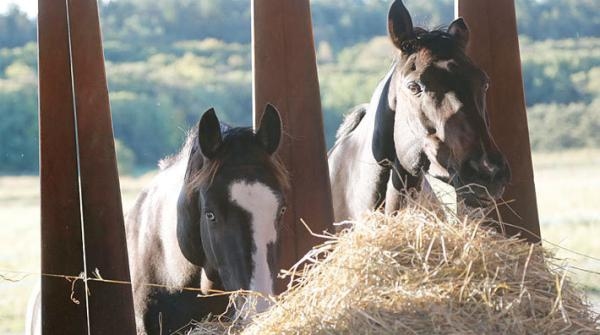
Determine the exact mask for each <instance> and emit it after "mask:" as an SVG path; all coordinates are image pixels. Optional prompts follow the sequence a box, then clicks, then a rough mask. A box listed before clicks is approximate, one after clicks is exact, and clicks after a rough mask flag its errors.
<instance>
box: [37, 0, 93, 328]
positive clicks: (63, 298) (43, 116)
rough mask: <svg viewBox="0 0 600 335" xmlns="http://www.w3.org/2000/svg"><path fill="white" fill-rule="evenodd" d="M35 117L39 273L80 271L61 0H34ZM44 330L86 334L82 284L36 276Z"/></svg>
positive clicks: (65, 31) (66, 47) (65, 33)
mask: <svg viewBox="0 0 600 335" xmlns="http://www.w3.org/2000/svg"><path fill="white" fill-rule="evenodd" d="M38 8H39V14H38V44H39V54H38V57H39V60H38V61H39V99H40V100H39V103H40V109H39V122H40V182H41V238H42V248H41V253H42V255H41V256H42V273H48V274H58V275H69V276H78V275H79V274H80V273H81V272H82V271H83V248H82V242H81V240H82V235H81V214H80V211H79V206H80V203H79V183H78V177H77V157H76V152H77V151H76V144H75V122H74V112H73V92H72V86H71V64H70V57H69V37H68V27H67V10H66V2H65V1H51V0H39V2H38ZM41 280H42V308H41V309H42V331H43V333H44V334H66V335H69V334H76V335H80V334H86V333H87V318H86V295H85V290H84V285H83V283H82V282H79V283H78V284H77V285H76V286H75V292H74V293H75V294H74V296H75V297H76V298H77V299H78V300H79V301H80V304H79V305H78V304H75V303H73V302H72V301H71V299H70V295H71V284H70V283H69V282H68V281H67V280H65V279H62V278H55V277H48V276H43V277H42V279H41Z"/></svg>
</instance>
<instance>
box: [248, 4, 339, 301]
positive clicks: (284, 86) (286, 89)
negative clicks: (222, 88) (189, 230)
mask: <svg viewBox="0 0 600 335" xmlns="http://www.w3.org/2000/svg"><path fill="white" fill-rule="evenodd" d="M252 8H253V21H252V22H253V31H252V39H253V73H254V79H253V90H254V93H253V94H254V124H255V125H257V122H258V120H260V117H261V116H262V112H263V110H264V106H265V104H266V103H267V102H270V103H273V104H274V105H275V106H276V107H277V108H278V109H279V111H280V113H281V116H282V121H283V131H284V137H283V142H282V144H281V146H280V149H279V155H281V157H282V159H283V161H284V163H285V164H286V166H287V168H288V170H289V172H290V175H291V190H290V191H289V192H288V194H287V201H288V211H287V213H286V215H285V217H284V223H283V224H284V228H283V229H282V236H281V246H282V247H281V248H280V263H279V264H280V266H281V268H284V269H287V268H289V267H290V266H291V265H293V264H294V263H295V262H296V261H297V260H298V259H299V258H300V257H302V256H303V255H304V254H305V253H306V252H307V251H308V250H310V248H312V247H313V246H314V245H315V244H317V243H321V242H323V241H322V240H319V239H318V238H315V237H313V236H311V235H310V234H309V233H308V231H307V230H306V229H305V227H304V226H303V225H302V224H301V223H300V219H304V220H305V221H306V223H307V224H308V225H309V226H310V227H311V229H312V230H313V231H315V232H319V233H320V232H322V231H324V230H331V227H332V226H331V223H332V222H333V210H332V205H331V190H330V186H329V175H328V172H327V171H328V170H327V156H326V149H325V137H324V133H323V118H322V114H321V101H320V94H319V82H318V77H317V66H316V56H315V48H314V41H313V35H312V23H311V17H310V4H309V1H308V0H296V1H280V0H254V1H253V3H252ZM283 284H284V282H280V283H279V285H280V286H279V287H278V289H279V290H278V291H279V292H281V291H282V289H283V288H284V285H283Z"/></svg>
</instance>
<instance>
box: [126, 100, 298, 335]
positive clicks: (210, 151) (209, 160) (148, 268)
mask: <svg viewBox="0 0 600 335" xmlns="http://www.w3.org/2000/svg"><path fill="white" fill-rule="evenodd" d="M280 137H281V119H280V116H279V113H278V112H277V110H276V109H275V108H274V107H273V106H271V105H267V107H266V109H265V113H264V116H263V118H262V120H261V123H260V127H259V129H258V130H257V131H256V133H255V132H253V131H252V129H250V128H230V127H228V126H225V125H223V124H221V123H220V122H219V120H218V119H217V117H216V115H215V112H214V110H213V109H210V110H208V111H207V112H205V113H204V115H203V116H202V118H201V120H200V122H199V124H198V127H197V129H195V130H192V131H191V132H190V134H189V135H188V138H187V141H186V144H185V145H184V147H183V149H182V150H181V152H179V154H177V155H176V156H174V157H171V158H169V159H167V160H163V161H162V162H161V164H160V167H161V170H160V172H159V173H158V175H157V176H156V177H155V178H154V180H153V181H152V183H151V185H150V186H149V187H147V188H146V189H145V190H144V191H143V192H142V193H141V194H140V195H139V196H138V198H137V201H136V203H135V205H134V207H133V208H132V209H131V210H130V211H129V213H128V214H127V217H126V231H127V242H128V251H129V262H130V263H129V264H130V269H131V278H132V282H133V293H134V303H135V310H136V323H137V327H138V332H139V333H148V334H158V333H159V332H160V331H162V332H163V333H164V334H170V333H171V332H173V331H175V330H177V329H179V328H180V327H183V326H185V325H186V324H188V323H189V322H190V320H192V319H194V320H201V319H202V318H203V317H205V316H206V315H207V314H208V313H213V314H218V313H221V312H223V311H224V308H225V306H226V304H227V298H226V297H225V298H224V297H209V298H207V297H198V293H199V292H194V291H186V290H184V289H183V288H201V289H202V291H203V292H208V291H209V290H210V289H216V290H227V291H231V290H238V289H244V290H254V291H258V292H261V293H262V294H264V295H272V294H273V283H274V276H275V272H276V270H277V269H276V268H275V267H276V258H277V257H276V248H277V241H278V225H279V221H280V219H281V216H282V215H283V213H284V211H285V202H284V196H283V190H284V189H285V187H286V185H287V174H286V172H285V169H284V168H283V167H282V165H281V163H280V162H279V161H278V160H277V159H276V157H275V156H274V152H275V151H276V149H277V147H278V145H279V140H280ZM146 284H158V285H162V286H163V287H157V286H149V285H146ZM267 305H268V303H267V301H266V300H265V301H261V300H259V302H258V308H257V309H258V310H261V309H264V308H266V307H267Z"/></svg>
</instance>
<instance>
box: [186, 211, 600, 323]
mask: <svg viewBox="0 0 600 335" xmlns="http://www.w3.org/2000/svg"><path fill="white" fill-rule="evenodd" d="M442 212H443V211H440V210H439V208H436V206H435V205H427V203H422V202H421V203H417V202H414V203H411V204H410V205H409V208H407V209H405V210H403V211H401V212H399V213H397V214H396V215H394V216H385V215H383V214H381V213H371V214H369V215H366V216H364V217H363V218H362V219H361V220H358V221H357V222H355V223H354V227H353V228H352V229H350V230H347V231H344V232H342V233H341V234H340V235H339V236H338V237H336V238H333V239H331V238H330V239H329V240H328V241H326V243H324V244H323V245H322V246H319V247H317V248H315V249H314V250H313V251H312V252H311V254H312V255H313V256H308V257H307V259H310V261H309V262H308V263H307V264H306V266H305V267H304V268H302V267H300V266H297V267H294V268H293V269H291V270H289V271H287V272H285V273H286V274H287V275H288V276H289V277H290V278H293V279H292V280H293V282H292V283H291V288H290V289H289V290H288V291H287V292H285V293H283V294H282V295H281V296H280V297H279V299H278V300H277V301H276V302H275V304H274V305H273V307H272V308H271V309H269V310H268V311H267V312H265V313H262V314H259V315H257V316H254V317H253V316H247V318H245V319H244V322H243V323H239V322H238V323H237V324H236V325H235V326H234V328H231V329H229V328H228V327H229V324H221V326H222V328H220V329H219V330H216V331H215V332H212V333H211V332H209V334H223V333H236V334H237V333H239V334H290V333H294V334H296V333H300V334H315V333H326V334H354V333H370V334H396V333H407V334H411V333H412V334H430V333H454V334H457V333H460V334H505V333H510V334H529V333H536V334H549V333H579V334H597V333H598V331H599V330H600V325H599V323H598V322H599V317H598V314H596V313H594V312H593V311H592V310H591V308H590V306H589V305H588V303H587V302H586V300H585V298H584V297H583V295H582V293H581V292H580V291H579V290H578V289H576V288H575V287H574V286H573V285H572V284H571V283H570V282H569V280H568V278H566V277H565V271H566V270H565V269H564V266H563V265H562V264H560V263H558V262H557V260H556V259H554V258H552V255H551V254H550V253H549V252H547V251H546V250H544V249H543V248H542V247H541V246H540V245H531V244H527V243H523V242H521V241H519V240H517V239H514V238H511V239H508V238H505V237H503V236H502V235H501V234H499V233H497V232H496V231H495V230H492V229H488V228H485V225H484V224H482V223H483V222H482V221H481V220H479V219H473V218H467V217H461V218H459V217H453V218H448V217H447V215H446V214H443V213H442ZM314 255H318V257H315V256H314ZM203 331H205V330H203ZM199 333H200V332H196V333H195V334H199Z"/></svg>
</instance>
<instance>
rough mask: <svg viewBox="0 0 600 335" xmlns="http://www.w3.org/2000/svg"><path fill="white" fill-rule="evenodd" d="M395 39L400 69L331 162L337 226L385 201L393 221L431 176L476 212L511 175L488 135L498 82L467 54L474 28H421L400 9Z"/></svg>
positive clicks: (349, 125) (359, 112)
mask: <svg viewBox="0 0 600 335" xmlns="http://www.w3.org/2000/svg"><path fill="white" fill-rule="evenodd" d="M388 32H389V35H390V37H391V40H392V42H393V44H394V46H395V47H396V49H397V57H396V60H395V62H394V63H393V65H392V67H391V69H390V70H389V72H388V73H387V74H386V76H385V77H384V78H383V80H382V81H381V82H380V83H379V85H378V86H377V88H376V90H375V92H374V93H373V96H372V98H371V101H370V103H369V104H365V105H361V106H358V107H356V108H355V109H354V110H353V111H352V112H351V113H350V114H349V115H348V116H347V117H346V119H345V120H344V123H343V124H342V126H341V127H340V129H339V130H338V134H337V139H336V143H335V145H334V147H333V148H332V150H331V151H330V153H329V174H330V180H331V187H332V194H333V203H334V213H335V219H336V221H338V222H339V221H342V220H346V219H352V218H357V216H359V215H360V214H361V213H363V212H364V211H366V210H373V209H375V208H378V207H379V206H380V205H381V204H383V203H384V201H385V211H386V212H393V211H395V210H397V209H398V208H399V207H400V206H401V205H402V199H403V196H405V195H406V190H409V189H418V188H420V187H421V184H422V182H423V174H424V172H427V173H429V174H430V175H432V176H434V177H436V178H438V179H441V180H443V181H445V182H447V183H449V184H451V185H453V186H454V188H455V189H456V191H457V194H458V197H459V199H460V200H464V201H465V203H466V204H467V205H469V206H477V207H480V206H486V205H488V204H490V203H491V201H492V200H495V199H498V198H499V197H500V196H501V195H502V193H503V192H504V188H505V186H506V185H507V183H508V182H509V180H510V170H509V167H508V163H507V161H506V159H505V158H504V156H503V155H502V153H501V152H500V151H499V149H498V147H497V146H496V144H495V143H494V140H493V139H492V136H491V134H490V130H489V123H488V122H489V121H488V116H487V111H486V106H485V95H486V90H487V88H488V86H489V79H488V77H487V75H486V74H485V73H484V72H483V71H482V70H480V69H479V68H478V67H477V66H476V65H475V64H474V63H473V62H472V61H471V60H470V59H469V57H468V56H467V55H466V54H465V47H466V45H467V43H468V40H469V30H468V28H467V26H466V24H465V22H464V21H463V20H462V19H460V18H459V19H457V20H455V21H454V22H452V23H451V24H450V26H449V27H448V29H447V30H433V31H427V30H425V29H421V28H415V27H413V24H412V19H411V17H410V14H409V12H408V10H407V9H406V8H405V7H404V5H403V4H402V1H400V0H396V1H394V3H393V4H392V6H391V8H390V11H389V14H388Z"/></svg>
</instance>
